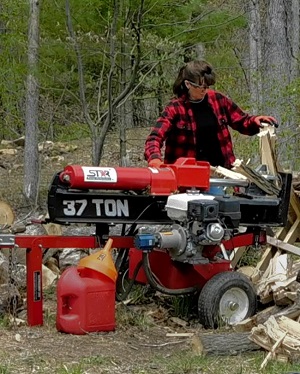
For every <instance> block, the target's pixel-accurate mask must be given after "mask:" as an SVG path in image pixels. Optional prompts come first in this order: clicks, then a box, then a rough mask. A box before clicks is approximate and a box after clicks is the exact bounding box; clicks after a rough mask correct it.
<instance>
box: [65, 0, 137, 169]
mask: <svg viewBox="0 0 300 374" xmlns="http://www.w3.org/2000/svg"><path fill="white" fill-rule="evenodd" d="M65 4H66V17H67V28H68V32H69V36H70V39H71V41H72V43H73V47H74V50H75V52H76V56H77V64H78V75H79V91H80V102H81V106H82V109H83V116H84V119H85V121H86V123H87V124H88V126H89V128H90V132H91V135H92V144H93V146H92V147H93V149H92V162H93V164H94V165H98V164H99V162H100V159H101V155H102V151H103V146H104V141H105V137H106V134H107V132H108V131H109V129H110V127H111V126H112V124H113V121H114V119H115V115H116V109H117V108H118V107H120V106H121V105H123V104H124V102H125V101H126V100H127V98H128V96H129V95H130V94H131V92H132V90H133V87H134V83H135V80H136V77H137V73H138V69H139V66H140V59H141V49H140V42H141V41H140V38H141V29H140V27H141V20H142V14H143V6H144V0H140V4H139V7H138V8H137V10H136V11H135V14H134V15H135V22H134V28H133V30H132V31H133V34H134V39H135V42H134V45H133V46H132V48H131V54H132V55H134V59H133V60H132V64H131V70H130V73H128V75H129V76H130V78H129V80H128V81H127V82H126V83H124V84H123V85H122V89H121V91H119V92H113V79H114V76H115V74H116V69H117V66H116V59H117V57H118V53H117V50H116V41H117V31H118V19H119V7H120V1H119V0H113V17H112V20H111V22H110V24H109V27H108V29H109V32H108V45H109V48H108V53H107V54H108V59H109V66H110V68H109V71H108V73H107V77H106V78H107V83H106V85H107V88H106V95H103V92H102V88H103V87H102V83H103V78H104V77H103V76H102V77H101V78H100V79H99V83H98V103H97V106H98V107H97V110H96V113H97V115H96V118H94V117H93V118H92V116H91V115H90V112H89V107H88V104H87V99H86V94H85V83H84V68H83V63H82V57H81V54H80V47H79V44H78V42H77V38H76V34H75V32H74V28H73V23H72V16H71V9H70V3H69V0H66V2H65Z"/></svg>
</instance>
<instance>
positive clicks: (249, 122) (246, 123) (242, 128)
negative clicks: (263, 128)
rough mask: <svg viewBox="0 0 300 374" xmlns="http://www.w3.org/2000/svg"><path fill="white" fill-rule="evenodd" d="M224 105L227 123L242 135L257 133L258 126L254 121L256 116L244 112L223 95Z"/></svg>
mask: <svg viewBox="0 0 300 374" xmlns="http://www.w3.org/2000/svg"><path fill="white" fill-rule="evenodd" d="M223 100H224V107H225V110H226V114H227V117H228V121H229V122H228V125H229V126H230V127H232V128H233V129H234V130H236V131H238V132H240V133H241V134H244V135H255V134H257V133H259V130H260V127H259V125H258V124H256V123H255V122H254V119H255V117H256V116H251V115H249V114H247V113H245V112H244V111H243V110H242V109H241V108H240V107H238V106H237V105H236V104H235V103H234V102H233V101H232V100H231V99H229V98H228V97H226V96H224V98H223Z"/></svg>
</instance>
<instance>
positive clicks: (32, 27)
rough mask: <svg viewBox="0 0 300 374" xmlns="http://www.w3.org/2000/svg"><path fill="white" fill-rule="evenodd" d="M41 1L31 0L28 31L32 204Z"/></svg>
mask: <svg viewBox="0 0 300 374" xmlns="http://www.w3.org/2000/svg"><path fill="white" fill-rule="evenodd" d="M39 7H40V1H39V0H30V16H29V32H28V75H27V82H26V107H25V150H24V185H23V189H24V194H25V197H26V198H27V199H28V200H29V202H30V203H31V204H36V201H37V196H38V185H39V154H38V106H39V86H38V78H37V70H38V52H39V12H40V8H39Z"/></svg>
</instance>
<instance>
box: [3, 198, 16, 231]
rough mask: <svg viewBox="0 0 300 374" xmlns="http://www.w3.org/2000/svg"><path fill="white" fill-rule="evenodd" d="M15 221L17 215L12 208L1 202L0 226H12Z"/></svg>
mask: <svg viewBox="0 0 300 374" xmlns="http://www.w3.org/2000/svg"><path fill="white" fill-rule="evenodd" d="M14 221H15V214H14V211H13V210H12V208H11V206H10V205H9V204H8V203H6V202H5V201H0V225H1V226H2V225H3V226H10V225H12V224H13V222H14Z"/></svg>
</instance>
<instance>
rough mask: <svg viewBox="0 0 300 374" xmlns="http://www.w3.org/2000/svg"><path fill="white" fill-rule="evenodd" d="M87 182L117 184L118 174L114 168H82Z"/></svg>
mask: <svg viewBox="0 0 300 374" xmlns="http://www.w3.org/2000/svg"><path fill="white" fill-rule="evenodd" d="M82 171H83V175H84V181H85V182H106V183H116V182H117V172H116V169H114V168H100V167H87V166H82Z"/></svg>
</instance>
